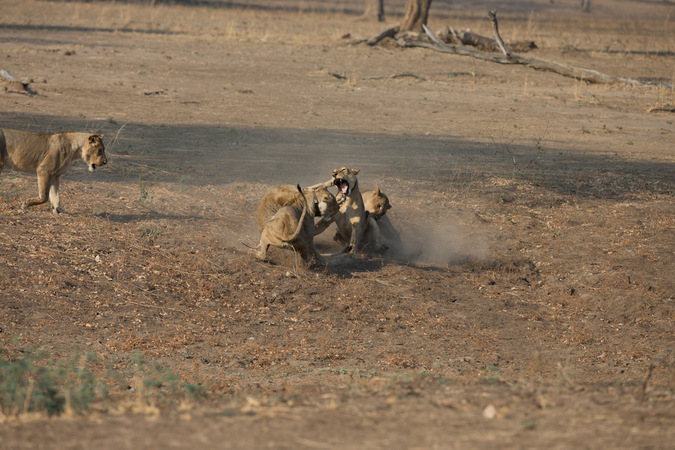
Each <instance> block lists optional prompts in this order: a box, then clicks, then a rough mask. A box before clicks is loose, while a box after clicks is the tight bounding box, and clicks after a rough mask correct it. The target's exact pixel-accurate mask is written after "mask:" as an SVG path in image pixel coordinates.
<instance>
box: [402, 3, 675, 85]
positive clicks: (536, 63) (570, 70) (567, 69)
mask: <svg viewBox="0 0 675 450" xmlns="http://www.w3.org/2000/svg"><path fill="white" fill-rule="evenodd" d="M490 19H491V20H492V26H493V31H494V33H495V41H496V42H497V45H498V46H499V48H500V49H501V51H502V53H501V54H498V53H489V52H484V51H480V50H476V49H474V48H469V47H465V46H458V45H448V44H446V43H445V42H443V41H442V40H440V39H439V38H438V36H436V35H435V34H434V32H433V31H431V30H430V29H429V27H427V26H426V25H424V26H423V27H424V31H425V33H426V34H427V36H429V39H430V40H431V42H428V41H426V40H421V39H406V38H405V37H402V38H399V39H398V41H397V42H398V44H399V45H400V46H402V47H423V48H428V49H431V50H436V51H438V52H442V53H450V54H453V55H463V56H471V57H473V58H477V59H480V60H483V61H489V62H493V63H497V64H517V65H523V66H526V67H530V68H532V69H535V70H543V71H547V72H553V73H557V74H559V75H562V76H565V77H569V78H575V79H580V80H584V81H586V82H587V83H610V84H611V83H622V84H628V85H631V86H640V87H666V88H669V89H670V88H671V83H669V82H665V81H664V82H654V81H640V80H636V79H634V78H623V77H615V76H611V75H607V74H604V73H602V72H598V71H597V70H591V69H584V68H580V67H575V66H572V65H569V64H562V63H558V62H555V61H547V60H544V59H538V58H534V57H531V56H524V55H518V54H514V53H511V52H510V51H509V50H508V48H507V47H506V45H505V44H504V41H503V40H502V38H501V36H500V34H499V27H498V23H497V17H496V14H495V12H494V11H490Z"/></svg>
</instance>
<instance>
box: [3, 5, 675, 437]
mask: <svg viewBox="0 0 675 450" xmlns="http://www.w3.org/2000/svg"><path fill="white" fill-rule="evenodd" d="M150 3H155V2H140V1H139V2H136V3H124V2H108V1H92V2H77V1H73V2H66V3H62V2H50V1H32V0H28V1H22V2H3V3H2V14H1V15H0V69H4V70H7V71H9V72H10V73H11V74H12V75H14V76H15V77H16V78H19V79H21V78H26V79H30V80H27V81H30V84H29V86H30V89H31V91H32V92H33V93H34V95H32V96H29V95H26V94H20V93H16V92H14V90H13V89H6V90H4V92H0V102H1V105H2V107H1V108H0V124H1V126H2V127H6V128H15V129H22V130H29V131H36V132H37V131H40V132H54V131H58V130H77V131H97V132H102V133H104V134H105V137H106V145H107V149H108V150H107V151H108V156H109V160H110V163H109V164H108V165H107V166H105V167H103V168H100V169H98V170H97V171H96V173H94V174H90V173H88V172H87V171H86V167H85V165H84V164H82V163H78V164H76V165H75V166H74V167H73V168H72V169H71V171H70V172H69V173H68V174H67V175H66V176H65V177H64V179H63V180H62V183H61V203H62V205H63V207H64V208H65V209H66V210H67V211H68V212H69V213H70V214H68V215H59V216H58V217H55V216H52V215H51V214H50V213H49V212H48V208H47V207H36V208H33V209H30V210H29V211H27V212H25V213H24V212H22V211H21V209H20V205H21V202H22V201H23V200H24V199H25V198H27V197H29V196H32V195H33V193H34V191H35V188H36V187H35V184H36V182H35V176H34V175H33V174H16V173H13V172H11V171H7V170H6V171H4V172H3V173H2V175H1V178H0V179H1V182H0V195H1V198H0V340H1V345H2V347H1V350H0V352H1V353H0V356H1V357H2V360H3V361H6V362H12V361H20V360H21V359H22V358H23V357H24V356H25V355H26V354H27V352H28V351H29V350H31V349H39V350H41V351H42V352H43V354H42V356H40V357H39V358H38V360H36V362H35V364H36V366H42V367H65V366H64V364H71V365H72V366H73V367H80V368H81V367H84V366H85V365H86V367H88V370H90V371H91V373H92V374H93V375H94V376H95V378H96V380H97V383H98V384H100V385H104V386H106V387H107V388H108V390H107V394H105V395H103V394H101V395H98V396H97V397H96V398H95V399H93V401H92V402H91V403H89V404H88V406H87V407H86V408H82V409H79V410H78V409H77V408H76V406H77V405H75V403H74V400H73V399H70V398H69V401H70V402H71V403H72V404H73V405H74V406H71V407H69V408H66V412H65V413H62V414H59V415H55V416H52V417H49V416H48V415H47V412H45V411H44V410H37V411H35V412H31V408H30V407H28V408H26V411H27V412H26V413H22V411H23V409H22V408H21V406H18V407H16V405H15V406H14V407H11V405H10V406H8V405H4V406H3V407H2V409H1V410H0V411H1V413H0V448H3V449H28V448H55V447H58V448H115V449H118V448H167V447H171V446H173V447H179V448H264V447H270V448H294V449H298V448H300V449H305V448H307V449H312V448H321V449H324V448H355V449H357V448H544V447H549V448H673V442H675V427H673V423H674V421H675V397H674V389H675V353H674V351H675V346H674V344H675V336H674V334H673V318H674V310H673V308H674V303H673V299H674V298H675V276H674V275H673V267H674V266H675V206H674V204H673V196H674V195H675V153H674V148H675V147H674V145H673V144H674V142H675V125H673V120H675V115H673V113H669V112H658V111H657V112H647V111H648V109H649V108H652V107H670V108H672V106H673V105H674V104H675V93H674V91H673V90H672V88H634V87H627V86H623V85H587V84H585V83H584V82H583V81H580V80H574V79H568V78H563V77H561V76H558V75H555V74H551V73H542V72H535V71H532V70H531V69H527V68H523V67H516V66H500V65H496V64H491V63H487V62H480V61H477V60H474V59H471V58H468V57H461V56H450V55H445V54H441V53H436V52H433V51H430V50H423V49H405V50H404V49H398V48H395V47H393V46H391V45H384V46H379V47H368V46H365V45H350V40H351V39H358V38H364V37H371V36H374V35H375V34H377V32H379V31H380V30H381V29H382V28H383V27H384V25H383V24H378V23H376V22H374V21H372V20H359V16H358V14H359V12H360V11H361V9H362V8H361V2H360V1H357V0H351V1H349V0H343V1H333V2H328V1H319V0H316V1H300V0H288V1H284V2H274V1H271V0H253V1H247V2H244V1H240V2H238V1H232V2H224V1H223V2H219V1H215V0H214V1H202V2H197V1H195V2H192V4H189V5H180V4H179V3H189V2H178V1H176V2H174V4H163V3H162V2H156V3H158V4H155V5H154V6H150V5H149V4H150ZM403 3H404V2H403V0H397V1H392V2H386V4H387V8H388V13H389V16H388V23H387V24H389V25H391V24H394V23H396V22H397V21H398V20H400V13H401V12H402V10H403ZM513 3H515V2H513ZM592 7H593V9H592V11H591V13H590V14H589V13H583V12H582V11H581V10H580V8H579V6H578V2H576V1H562V0H558V1H556V2H555V3H554V2H549V1H548V0H533V1H530V2H518V3H517V6H516V5H511V4H509V3H508V2H506V3H505V2H496V1H482V2H469V1H454V2H451V3H450V2H445V1H441V0H436V1H434V3H433V4H432V9H431V17H430V26H431V28H433V29H442V28H444V27H445V26H447V25H450V26H453V27H454V28H457V29H464V28H471V29H472V30H473V31H474V32H477V33H480V34H483V35H488V36H489V35H490V33H491V29H490V23H489V20H488V18H487V11H488V10H490V9H498V10H499V11H498V13H499V17H500V19H501V20H500V31H501V32H502V34H503V36H504V37H505V38H506V39H531V40H534V41H535V42H536V43H537V45H538V47H539V48H538V49H537V50H535V51H533V52H532V54H533V55H534V56H537V57H539V58H544V59H550V60H555V61H559V62H565V63H569V64H574V65H578V66H580V67H585V68H590V69H595V70H599V71H601V72H605V73H608V74H611V75H616V76H623V77H636V78H640V77H642V78H649V79H663V80H665V81H667V82H670V81H672V79H673V77H674V76H675V74H674V72H673V67H674V66H675V65H674V63H673V61H674V60H675V59H674V53H673V52H675V47H674V45H675V26H674V23H673V20H674V19H675V14H674V13H675V6H673V3H672V2H667V1H662V2H657V1H653V2H644V1H640V2H638V1H633V0H612V1H610V0H597V1H594V2H593V3H592ZM347 34H349V36H347ZM402 72H411V73H414V74H415V75H417V76H418V77H417V78H415V77H399V78H383V79H380V78H378V79H373V78H369V77H382V76H389V75H393V74H398V73H402ZM335 75H340V76H344V78H340V77H337V76H335ZM341 166H350V167H354V168H358V169H360V170H361V173H360V176H359V180H360V183H361V185H362V186H363V187H365V188H372V187H374V186H375V185H379V186H380V187H381V188H382V190H383V191H384V192H386V193H387V194H388V195H389V197H390V199H391V201H392V204H393V209H392V210H391V211H390V213H389V215H390V218H391V220H392V222H393V223H394V224H395V225H396V226H397V227H398V228H399V229H400V231H401V235H402V237H403V239H404V241H405V243H406V245H405V246H404V248H403V249H397V248H392V249H391V250H390V251H389V252H388V253H385V254H384V255H382V256H378V255H369V254H360V255H359V256H358V257H356V258H354V259H353V260H350V261H338V262H333V263H331V264H329V266H328V267H327V268H325V269H320V270H308V269H307V268H305V267H303V266H302V265H301V264H299V263H298V262H297V260H296V258H295V257H294V255H293V254H292V253H291V254H289V253H288V252H286V251H276V252H273V255H274V256H275V259H276V263H275V264H269V263H262V262H259V261H257V260H256V259H255V258H253V257H252V255H251V251H250V250H249V249H248V248H247V247H246V246H245V245H244V244H243V243H247V244H248V245H253V246H254V245H255V244H256V242H257V239H258V232H257V228H256V225H255V218H254V211H255V208H256V205H257V202H258V200H259V199H260V198H261V197H262V196H263V195H264V193H265V192H266V191H267V190H269V189H270V188H272V187H273V186H275V185H277V184H295V183H300V184H302V185H309V184H314V183H318V182H321V181H325V180H326V179H328V177H329V176H330V172H331V170H332V169H335V168H338V167H341ZM332 234H333V232H332V230H329V231H327V232H326V233H325V234H324V235H322V236H320V237H319V239H318V241H319V244H320V248H321V250H322V251H331V250H333V249H335V248H336V246H335V245H334V244H333V243H332V239H331V238H332ZM419 250H421V251H422V253H421V255H420V256H419V257H417V256H415V257H412V256H411V255H415V254H416V252H417V251H419ZM84 355H89V357H91V358H93V359H91V361H89V362H86V361H85V360H84ZM166 374H173V375H175V376H177V377H178V382H179V383H187V384H179V386H182V388H176V389H173V388H172V386H174V385H172V384H171V381H170V378H169V377H168V376H167V377H165V378H162V377H163V376H164V375H166ZM2 376H3V377H5V379H4V380H0V381H3V382H6V379H7V377H8V375H7V373H6V372H5V373H3V375H2ZM153 380H154V381H153ZM25 381H26V380H24V382H25ZM174 381H175V380H174ZM4 386H5V388H6V386H7V385H6V384H5V385H4ZM22 404H23V403H22ZM27 405H30V403H28V402H27ZM55 444H58V445H55Z"/></svg>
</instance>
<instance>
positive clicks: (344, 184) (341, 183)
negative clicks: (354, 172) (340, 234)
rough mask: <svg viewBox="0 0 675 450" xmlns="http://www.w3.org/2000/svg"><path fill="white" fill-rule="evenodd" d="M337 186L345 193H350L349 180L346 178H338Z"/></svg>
mask: <svg viewBox="0 0 675 450" xmlns="http://www.w3.org/2000/svg"><path fill="white" fill-rule="evenodd" d="M335 186H337V188H338V190H339V191H340V192H341V193H343V194H344V195H349V182H348V181H347V180H345V179H344V178H338V179H336V180H335Z"/></svg>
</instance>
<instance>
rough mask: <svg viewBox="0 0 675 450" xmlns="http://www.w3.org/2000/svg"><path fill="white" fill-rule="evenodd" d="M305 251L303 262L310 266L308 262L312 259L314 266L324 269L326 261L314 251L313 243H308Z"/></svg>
mask: <svg viewBox="0 0 675 450" xmlns="http://www.w3.org/2000/svg"><path fill="white" fill-rule="evenodd" d="M308 247H309V248H307V249H305V251H304V253H305V255H303V256H305V261H307V263H308V264H310V261H311V260H312V257H313V258H314V260H315V261H316V264H318V265H320V266H323V267H326V260H325V259H324V258H323V256H321V254H320V253H319V251H318V250H317V249H316V246H315V245H314V242H310V243H309V244H308Z"/></svg>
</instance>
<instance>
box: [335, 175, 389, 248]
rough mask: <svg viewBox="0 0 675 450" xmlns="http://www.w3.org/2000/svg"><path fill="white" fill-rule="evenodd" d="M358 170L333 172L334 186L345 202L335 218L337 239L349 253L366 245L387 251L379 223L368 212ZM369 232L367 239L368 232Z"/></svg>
mask: <svg viewBox="0 0 675 450" xmlns="http://www.w3.org/2000/svg"><path fill="white" fill-rule="evenodd" d="M358 173H359V170H358V169H350V168H347V167H341V168H340V169H337V170H334V171H333V176H332V180H333V184H334V185H335V186H337V188H338V196H342V198H344V201H343V202H342V204H341V205H340V213H339V214H337V215H336V217H335V223H336V225H337V228H338V230H337V233H336V234H335V239H336V240H337V241H339V242H346V243H347V244H348V246H349V253H354V252H355V251H356V249H357V248H359V247H362V246H363V245H364V244H370V246H372V249H373V250H375V251H382V250H386V249H387V248H388V247H387V246H386V245H382V243H381V242H380V233H379V228H378V226H377V222H376V221H375V219H374V218H373V217H370V214H369V213H368V212H367V211H366V207H365V204H364V202H363V197H362V196H361V191H360V190H359V183H358V180H357V178H356V176H357V175H358ZM367 230H370V231H369V234H368V236H367V237H366V231H367Z"/></svg>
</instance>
